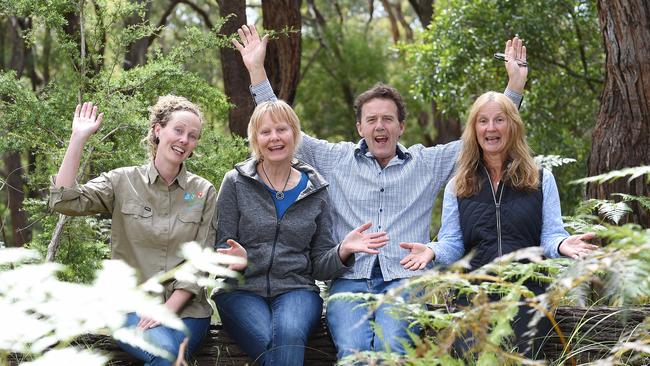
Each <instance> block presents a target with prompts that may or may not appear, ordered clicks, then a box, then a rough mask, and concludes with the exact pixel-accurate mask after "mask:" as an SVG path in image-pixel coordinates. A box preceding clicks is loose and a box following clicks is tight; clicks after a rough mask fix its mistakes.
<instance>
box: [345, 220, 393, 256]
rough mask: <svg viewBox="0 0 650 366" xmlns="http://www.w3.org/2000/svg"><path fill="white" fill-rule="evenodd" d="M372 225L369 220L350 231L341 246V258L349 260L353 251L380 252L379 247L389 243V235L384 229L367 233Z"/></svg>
mask: <svg viewBox="0 0 650 366" xmlns="http://www.w3.org/2000/svg"><path fill="white" fill-rule="evenodd" d="M371 226H372V223H371V222H367V223H365V224H363V225H361V226H359V227H358V228H356V229H354V230H352V231H350V232H349V233H348V235H346V236H345V238H344V239H343V242H342V243H341V247H340V248H339V256H340V257H341V260H343V261H345V260H347V258H348V257H349V256H350V254H352V253H368V254H379V251H378V250H377V249H379V248H381V247H383V246H384V245H386V244H388V235H386V233H385V232H383V231H380V232H378V233H365V231H366V230H368V229H370V227H371Z"/></svg>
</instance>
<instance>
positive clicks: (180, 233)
mask: <svg viewBox="0 0 650 366" xmlns="http://www.w3.org/2000/svg"><path fill="white" fill-rule="evenodd" d="M202 219H203V211H201V210H192V211H182V212H179V213H178V215H177V219H176V222H175V223H174V230H173V234H172V240H176V241H178V242H187V241H191V240H197V235H198V231H199V226H200V225H201V221H202Z"/></svg>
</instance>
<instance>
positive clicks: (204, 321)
mask: <svg viewBox="0 0 650 366" xmlns="http://www.w3.org/2000/svg"><path fill="white" fill-rule="evenodd" d="M182 320H183V323H184V324H185V326H186V327H187V329H188V330H189V338H190V339H189V342H188V345H187V350H186V352H185V357H188V356H189V355H191V354H192V353H193V352H194V351H195V350H196V349H197V348H198V347H199V345H200V344H201V341H203V338H205V335H206V334H207V333H208V329H209V328H210V318H209V317H208V318H183V319H182ZM139 321H140V317H139V316H137V315H136V314H135V313H129V314H128V315H127V317H126V324H125V327H127V328H128V327H135V326H137V325H138V322H139ZM144 337H145V339H147V340H148V341H149V342H150V343H153V344H155V345H157V346H158V347H160V348H162V349H164V350H165V351H167V352H169V353H171V354H172V355H174V357H177V356H178V350H179V348H180V346H181V343H182V342H183V340H184V339H185V334H184V333H183V332H181V331H179V330H176V329H172V328H168V327H165V326H162V325H159V326H157V327H155V328H151V329H147V330H145V331H144ZM117 344H118V345H119V346H120V348H122V349H123V350H125V351H126V352H127V353H129V354H130V355H132V356H134V357H136V358H138V359H140V360H142V361H144V364H145V366H149V365H151V366H171V365H172V361H173V360H168V359H166V358H163V357H160V356H154V355H152V354H151V353H149V352H146V351H144V350H142V349H140V348H137V347H134V346H132V345H130V344H126V343H122V342H117Z"/></svg>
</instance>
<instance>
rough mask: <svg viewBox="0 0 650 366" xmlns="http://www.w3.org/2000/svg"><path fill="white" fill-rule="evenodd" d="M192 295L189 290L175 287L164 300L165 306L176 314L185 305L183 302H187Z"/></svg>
mask: <svg viewBox="0 0 650 366" xmlns="http://www.w3.org/2000/svg"><path fill="white" fill-rule="evenodd" d="M192 296H194V294H192V293H191V292H189V291H186V290H183V289H176V290H174V292H172V295H171V296H170V297H169V299H167V301H165V306H166V307H167V308H168V309H169V310H171V311H173V312H174V313H176V314H178V313H180V311H181V310H182V309H183V307H185V304H187V302H188V301H190V299H191V298H192Z"/></svg>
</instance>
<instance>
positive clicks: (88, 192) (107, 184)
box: [49, 172, 115, 216]
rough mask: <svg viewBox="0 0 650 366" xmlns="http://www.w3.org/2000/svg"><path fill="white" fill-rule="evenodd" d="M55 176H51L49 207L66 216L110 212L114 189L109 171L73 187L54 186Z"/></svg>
mask: <svg viewBox="0 0 650 366" xmlns="http://www.w3.org/2000/svg"><path fill="white" fill-rule="evenodd" d="M55 179H56V178H55V176H52V177H51V182H50V183H51V185H50V201H49V205H50V208H51V209H52V210H54V211H56V212H59V213H62V214H65V215H68V216H83V215H90V214H97V213H112V212H113V202H114V198H115V197H114V189H113V184H112V181H111V179H112V176H111V172H108V173H102V174H101V175H100V176H99V177H97V178H95V179H92V180H90V181H89V182H88V183H86V184H75V185H74V186H73V187H58V188H57V187H56V186H55V185H54V181H55Z"/></svg>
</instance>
